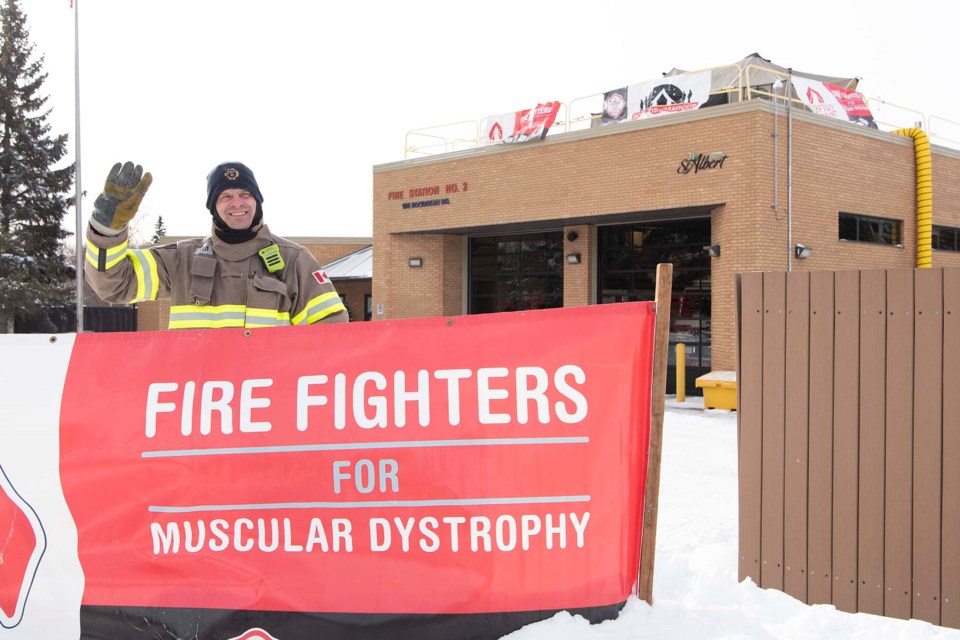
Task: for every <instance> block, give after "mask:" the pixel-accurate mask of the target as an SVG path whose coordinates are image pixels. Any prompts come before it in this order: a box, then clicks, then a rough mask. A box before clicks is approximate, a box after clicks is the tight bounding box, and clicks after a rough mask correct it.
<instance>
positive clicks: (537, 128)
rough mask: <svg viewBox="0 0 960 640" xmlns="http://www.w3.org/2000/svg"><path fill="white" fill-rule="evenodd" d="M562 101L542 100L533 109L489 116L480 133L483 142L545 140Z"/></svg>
mask: <svg viewBox="0 0 960 640" xmlns="http://www.w3.org/2000/svg"><path fill="white" fill-rule="evenodd" d="M559 111H560V103H559V102H557V101H554V102H541V103H540V104H538V105H537V106H536V107H534V108H533V109H523V110H522V111H511V112H510V113H502V114H500V115H492V116H487V118H486V120H485V121H484V125H483V132H482V133H481V134H480V141H481V142H482V143H483V144H499V143H501V142H526V141H527V140H543V139H544V138H545V137H546V136H547V133H548V132H549V131H550V127H552V126H553V123H554V121H556V119H557V113H559Z"/></svg>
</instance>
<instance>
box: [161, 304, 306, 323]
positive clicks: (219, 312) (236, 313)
mask: <svg viewBox="0 0 960 640" xmlns="http://www.w3.org/2000/svg"><path fill="white" fill-rule="evenodd" d="M289 325H290V314H289V313H287V312H282V313H281V312H279V311H273V310H271V309H256V308H248V307H246V306H244V305H242V304H224V305H219V306H213V305H206V306H196V305H189V304H184V305H177V306H175V307H171V308H170V323H169V325H167V326H168V327H169V328H170V329H222V328H226V327H278V326H289Z"/></svg>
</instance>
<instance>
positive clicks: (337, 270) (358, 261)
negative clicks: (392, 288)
mask: <svg viewBox="0 0 960 640" xmlns="http://www.w3.org/2000/svg"><path fill="white" fill-rule="evenodd" d="M323 270H324V271H326V272H327V275H328V276H330V278H331V279H333V280H360V279H364V278H366V279H371V278H373V245H368V246H366V247H364V248H363V249H358V250H357V251H354V252H353V253H348V254H347V255H345V256H343V257H342V258H338V259H336V260H334V261H333V262H330V263H328V264H325V265H323Z"/></svg>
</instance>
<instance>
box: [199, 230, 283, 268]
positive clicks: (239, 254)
mask: <svg viewBox="0 0 960 640" xmlns="http://www.w3.org/2000/svg"><path fill="white" fill-rule="evenodd" d="M211 240H212V242H213V251H214V253H216V254H217V256H219V257H220V258H222V259H224V260H229V261H230V262H238V261H240V260H246V259H247V258H249V257H250V256H252V255H254V254H256V253H257V252H258V251H260V250H261V249H264V248H266V247H269V246H270V245H271V244H273V243H274V238H273V235H272V234H271V233H270V229H268V228H267V225H265V224H263V225H260V229H259V230H258V231H257V235H256V236H254V237H253V238H252V239H250V240H247V241H246V242H240V243H238V244H230V243H228V242H224V241H223V240H221V239H220V238H218V237H217V234H213V235H212V236H211Z"/></svg>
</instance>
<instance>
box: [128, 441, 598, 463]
mask: <svg viewBox="0 0 960 640" xmlns="http://www.w3.org/2000/svg"><path fill="white" fill-rule="evenodd" d="M588 442H590V438H588V437H586V436H570V437H564V438H478V439H473V440H405V441H399V442H348V443H344V444H303V445H277V446H270V447H224V448H220V449H171V450H168V451H144V452H143V453H141V454H140V455H141V457H143V458H177V457H182V456H228V455H245V454H250V453H301V452H304V451H357V450H366V449H421V448H422V449H425V448H428V447H479V446H514V445H529V444H586V443H588Z"/></svg>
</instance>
